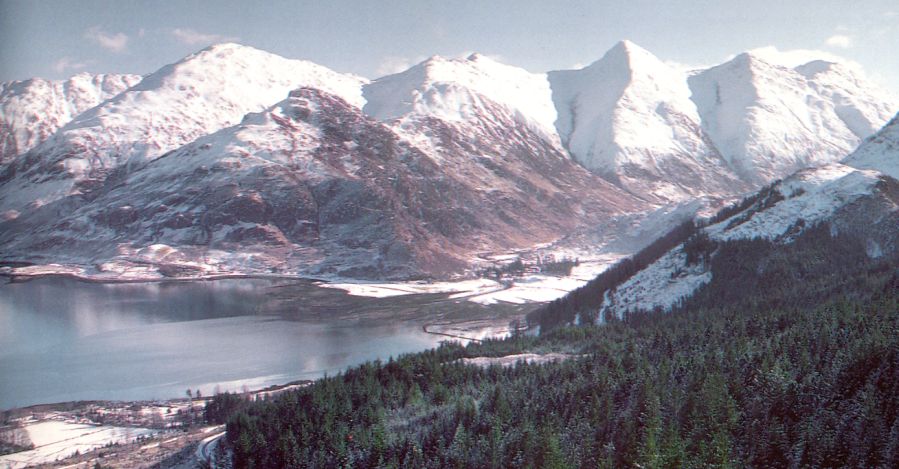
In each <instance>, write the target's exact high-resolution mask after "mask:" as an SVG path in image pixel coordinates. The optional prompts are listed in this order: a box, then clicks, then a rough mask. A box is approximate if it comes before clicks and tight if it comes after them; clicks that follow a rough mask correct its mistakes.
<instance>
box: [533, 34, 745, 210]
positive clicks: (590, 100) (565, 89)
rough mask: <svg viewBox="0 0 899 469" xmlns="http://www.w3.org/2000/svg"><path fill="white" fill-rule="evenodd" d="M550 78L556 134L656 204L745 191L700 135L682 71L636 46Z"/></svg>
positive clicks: (593, 166) (581, 158) (578, 155)
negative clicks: (555, 113)
mask: <svg viewBox="0 0 899 469" xmlns="http://www.w3.org/2000/svg"><path fill="white" fill-rule="evenodd" d="M549 78H550V82H551V83H552V89H553V101H554V104H555V107H556V110H557V112H558V120H557V121H556V127H557V129H558V131H559V135H560V137H561V139H562V142H564V144H565V146H566V148H567V149H568V151H569V152H571V154H572V156H573V157H574V158H575V159H576V160H577V161H578V162H580V163H581V164H583V165H584V166H585V167H586V168H587V169H590V170H591V171H594V172H596V173H598V174H600V175H603V176H604V177H606V178H607V179H609V180H611V181H614V182H616V183H618V184H619V185H621V186H622V187H624V188H626V189H628V190H630V191H631V192H633V193H635V194H638V195H640V196H642V197H646V198H649V199H650V200H654V201H657V202H674V201H684V200H688V199H690V198H692V197H694V196H697V195H702V194H712V195H716V194H734V193H739V192H741V191H744V190H748V189H749V186H748V185H746V184H745V183H743V182H742V181H740V180H739V179H738V178H737V177H736V175H734V174H733V173H732V172H731V171H730V169H729V168H728V167H727V165H726V163H725V161H724V160H723V159H722V158H721V156H720V155H719V154H718V152H717V150H716V149H715V147H714V146H712V145H711V144H710V143H709V141H708V140H707V138H706V136H705V135H704V134H703V132H702V129H701V127H700V118H699V114H698V113H697V110H696V106H695V105H694V104H693V102H691V101H690V99H689V98H690V90H689V88H687V85H686V75H684V74H683V73H680V72H678V71H675V70H674V69H672V68H670V67H669V66H667V65H665V64H664V63H662V62H661V61H660V60H658V59H657V58H656V57H655V56H653V55H652V54H650V53H649V52H648V51H646V50H644V49H642V48H640V47H639V46H637V45H635V44H633V43H631V42H627V41H623V42H620V43H618V44H617V45H616V46H615V47H613V48H612V49H611V50H609V51H608V52H607V53H606V54H605V55H604V56H603V58H602V59H600V60H599V61H597V62H595V63H593V64H592V65H590V66H588V67H586V68H584V69H582V70H569V71H559V72H551V73H550V74H549Z"/></svg>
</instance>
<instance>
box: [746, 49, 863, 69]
mask: <svg viewBox="0 0 899 469" xmlns="http://www.w3.org/2000/svg"><path fill="white" fill-rule="evenodd" d="M749 52H750V53H751V54H753V55H755V56H757V57H760V58H761V59H762V60H764V61H765V62H768V63H771V64H774V65H780V66H782V67H789V68H793V67H798V66H800V65H804V64H807V63H809V62H812V61H815V60H826V61H828V62H835V63H841V64H844V65H852V66H856V67H858V68H861V66H860V65H858V63H857V62H854V61H852V60H849V59H847V58H845V57H841V56H839V55H836V54H833V53H830V52H827V51H823V50H817V49H791V50H779V49H778V48H776V47H774V46H767V47H759V48H757V49H752V50H750V51H749ZM728 60H729V59H728Z"/></svg>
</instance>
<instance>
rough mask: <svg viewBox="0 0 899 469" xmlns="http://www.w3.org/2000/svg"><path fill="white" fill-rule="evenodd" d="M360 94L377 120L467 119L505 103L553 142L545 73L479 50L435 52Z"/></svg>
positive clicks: (513, 112) (518, 118) (512, 111)
mask: <svg viewBox="0 0 899 469" xmlns="http://www.w3.org/2000/svg"><path fill="white" fill-rule="evenodd" d="M363 93H364V96H365V99H366V105H365V108H364V112H365V113H366V114H368V115H369V116H371V117H374V118H375V119H379V120H382V121H391V120H393V119H397V118H400V117H404V116H409V115H416V116H429V117H436V118H439V119H442V120H445V121H452V122H462V121H472V119H479V118H480V117H482V116H483V112H482V111H483V106H484V104H485V102H486V101H490V102H493V103H496V104H499V105H501V106H503V107H504V108H506V109H507V110H508V111H509V112H510V114H511V115H512V116H514V118H515V119H517V120H520V121H521V122H523V123H526V124H528V123H529V124H535V126H534V127H535V129H536V130H538V131H539V132H540V133H541V134H542V135H544V136H545V137H546V138H547V140H550V141H552V143H557V141H558V138H557V137H555V131H554V125H553V122H554V121H555V119H556V113H555V109H554V108H553V105H552V99H551V91H550V87H549V82H548V81H547V79H546V74H537V73H530V72H528V71H527V70H524V69H522V68H518V67H514V66H511V65H505V64H502V63H499V62H497V61H495V60H493V59H491V58H489V57H487V56H485V55H483V54H478V53H473V54H470V55H469V56H468V57H466V58H447V57H441V56H439V55H435V56H432V57H430V58H428V59H427V60H425V61H423V62H421V63H419V64H417V65H415V66H413V67H411V68H409V69H408V70H405V71H403V72H400V73H396V74H393V75H388V76H385V77H381V78H379V79H377V80H375V81H374V82H372V83H370V84H368V85H366V86H365V87H364V91H363ZM481 97H483V98H487V99H486V101H485V100H482V99H481Z"/></svg>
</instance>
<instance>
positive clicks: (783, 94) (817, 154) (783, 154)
mask: <svg viewBox="0 0 899 469" xmlns="http://www.w3.org/2000/svg"><path fill="white" fill-rule="evenodd" d="M689 84H690V89H691V91H692V99H693V101H694V102H695V103H696V106H697V108H698V110H699V114H700V116H701V118H702V126H703V129H704V130H705V131H706V132H707V134H708V135H709V137H710V139H711V141H712V142H713V143H714V145H715V146H716V148H717V149H718V151H719V152H720V153H721V155H722V156H723V157H724V158H725V159H726V160H727V162H728V163H729V164H730V166H731V167H732V168H733V170H734V171H735V172H736V173H737V174H738V175H740V177H741V178H743V179H744V180H746V181H748V182H750V183H752V184H754V185H756V186H758V185H762V184H765V183H768V182H770V181H773V180H775V179H778V178H782V177H784V176H786V175H788V174H790V173H792V172H794V171H796V170H799V169H802V168H806V167H811V166H816V165H821V164H827V163H832V162H835V161H839V160H840V159H841V158H843V156H845V155H846V154H848V153H849V152H850V151H852V150H853V149H854V148H855V147H856V146H857V145H858V143H859V142H860V140H861V139H862V138H863V137H865V136H867V135H869V134H870V132H872V131H873V130H875V129H877V128H880V127H881V126H882V125H883V124H885V123H886V121H887V120H888V119H889V118H890V117H891V116H892V114H893V113H895V112H896V110H897V107H899V103H897V101H896V100H895V99H894V98H893V97H891V96H890V95H889V93H887V92H885V91H883V90H879V89H877V88H876V87H874V86H873V85H871V84H870V83H866V82H865V81H864V80H863V79H862V78H861V77H859V76H858V75H857V74H856V73H855V72H853V71H852V70H850V69H849V68H848V67H842V66H838V65H835V64H829V63H826V62H821V61H815V62H811V63H808V64H806V65H803V66H800V67H797V68H796V69H790V68H786V67H782V66H778V65H772V64H770V63H768V62H766V61H764V60H763V59H762V58H760V57H758V56H756V55H753V54H751V53H743V54H740V55H738V56H737V57H735V58H734V59H732V60H731V61H729V62H727V63H725V64H722V65H719V66H716V67H712V68H710V69H708V70H704V71H702V72H699V73H697V74H695V75H693V76H691V77H690V78H689Z"/></svg>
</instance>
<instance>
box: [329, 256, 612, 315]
mask: <svg viewBox="0 0 899 469" xmlns="http://www.w3.org/2000/svg"><path fill="white" fill-rule="evenodd" d="M621 257H623V256H621V255H617V254H615V255H607V256H604V257H598V258H596V259H593V260H589V261H582V262H581V263H580V265H578V266H576V267H574V268H573V269H572V270H571V274H570V275H567V276H555V275H542V274H534V275H526V276H523V277H514V278H510V279H506V280H504V281H502V282H500V281H496V280H491V279H486V278H481V279H473V280H462V281H457V282H433V283H424V282H385V283H365V282H354V283H349V282H334V283H322V284H321V285H320V286H322V287H325V288H337V289H340V290H344V291H346V292H347V293H349V294H350V295H355V296H366V297H372V298H387V297H391V296H400V295H413V294H423V293H451V295H450V298H453V299H464V300H468V301H473V302H475V303H480V304H484V305H490V304H496V303H513V304H524V303H542V302H547V301H552V300H555V299H557V298H561V297H563V296H565V294H566V293H568V292H570V291H572V290H574V289H576V288H578V287H581V286H583V285H584V284H586V283H587V282H589V281H590V280H592V279H593V278H594V277H596V276H597V275H599V274H600V273H601V272H602V271H604V270H606V269H607V268H608V267H609V266H611V265H612V264H614V263H615V262H617V261H618V260H619V259H621Z"/></svg>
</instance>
